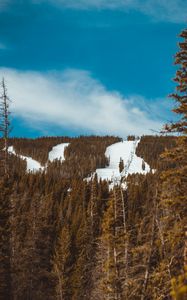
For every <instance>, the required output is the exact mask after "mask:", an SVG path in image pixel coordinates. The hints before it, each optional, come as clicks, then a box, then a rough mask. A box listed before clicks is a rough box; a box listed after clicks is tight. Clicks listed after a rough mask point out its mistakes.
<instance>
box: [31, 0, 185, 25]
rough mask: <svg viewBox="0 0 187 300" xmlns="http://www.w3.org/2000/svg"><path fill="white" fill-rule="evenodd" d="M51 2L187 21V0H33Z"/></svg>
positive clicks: (66, 6) (158, 18)
mask: <svg viewBox="0 0 187 300" xmlns="http://www.w3.org/2000/svg"><path fill="white" fill-rule="evenodd" d="M33 1H34V2H35V3H36V2H51V3H54V4H58V5H61V6H62V7H65V8H74V9H120V10H136V11H140V12H141V13H144V14H146V15H148V16H150V17H151V18H153V19H154V20H161V21H169V22H175V23H183V22H186V21H187V2H186V0H169V1H168V0H33Z"/></svg>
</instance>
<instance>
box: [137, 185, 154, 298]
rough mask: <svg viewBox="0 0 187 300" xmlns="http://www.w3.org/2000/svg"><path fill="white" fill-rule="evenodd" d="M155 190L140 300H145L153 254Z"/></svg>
mask: <svg viewBox="0 0 187 300" xmlns="http://www.w3.org/2000/svg"><path fill="white" fill-rule="evenodd" d="M157 193H158V192H157V188H156V192H155V196H154V199H153V205H154V207H153V221H152V227H151V239H150V246H149V253H148V257H147V264H146V269H145V275H144V281H143V286H142V293H141V297H140V299H141V300H144V299H145V294H146V289H147V284H148V280H149V272H150V265H151V256H152V252H153V243H154V236H155V220H156V215H157V205H156V201H157Z"/></svg>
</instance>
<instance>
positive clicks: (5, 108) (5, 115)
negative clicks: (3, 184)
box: [0, 78, 11, 175]
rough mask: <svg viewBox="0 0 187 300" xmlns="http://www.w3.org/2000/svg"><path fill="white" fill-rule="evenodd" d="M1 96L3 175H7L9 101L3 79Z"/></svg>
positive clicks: (0, 121) (0, 129)
mask: <svg viewBox="0 0 187 300" xmlns="http://www.w3.org/2000/svg"><path fill="white" fill-rule="evenodd" d="M1 88H2V92H1V96H0V132H1V133H2V137H3V139H4V149H3V150H4V174H5V175H8V138H9V133H10V131H11V129H10V111H9V103H10V99H9V97H8V95H7V88H6V84H5V80H4V78H3V79H2V81H1Z"/></svg>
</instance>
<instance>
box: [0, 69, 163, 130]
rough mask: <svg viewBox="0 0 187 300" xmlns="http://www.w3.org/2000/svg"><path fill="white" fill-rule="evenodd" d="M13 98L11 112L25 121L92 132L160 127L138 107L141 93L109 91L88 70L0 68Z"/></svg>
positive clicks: (0, 74) (155, 128) (157, 128)
mask: <svg viewBox="0 0 187 300" xmlns="http://www.w3.org/2000/svg"><path fill="white" fill-rule="evenodd" d="M2 76H4V77H5V80H6V82H7V87H8V93H9V96H10V98H11V99H12V100H13V103H12V107H11V109H12V112H13V114H14V115H16V116H20V117H22V118H24V119H25V120H26V121H27V122H28V124H34V126H36V124H40V126H41V128H42V126H44V123H43V122H48V123H50V124H54V125H57V126H61V127H66V128H67V127H68V128H70V129H72V130H75V129H76V131H80V133H81V131H84V132H88V133H94V134H116V135H120V136H126V135H127V134H133V133H134V134H137V135H140V134H146V133H150V129H154V130H159V129H160V128H161V126H162V124H161V122H160V121H157V120H154V119H153V118H152V116H151V115H149V114H148V113H147V112H145V111H144V110H143V109H142V108H141V109H140V108H139V107H138V102H137V103H136V99H137V101H140V97H137V98H136V96H134V97H131V98H129V99H128V98H127V99H126V98H124V97H122V95H121V94H119V93H117V92H111V91H108V90H107V89H106V88H105V87H104V86H103V85H102V84H101V83H100V82H98V81H97V80H95V79H93V78H92V77H91V75H90V73H89V72H86V71H81V70H66V71H64V72H61V73H59V72H58V73H55V72H53V73H52V72H50V73H45V74H42V73H39V72H32V71H29V72H22V71H18V70H13V69H2V68H1V69H0V77H2Z"/></svg>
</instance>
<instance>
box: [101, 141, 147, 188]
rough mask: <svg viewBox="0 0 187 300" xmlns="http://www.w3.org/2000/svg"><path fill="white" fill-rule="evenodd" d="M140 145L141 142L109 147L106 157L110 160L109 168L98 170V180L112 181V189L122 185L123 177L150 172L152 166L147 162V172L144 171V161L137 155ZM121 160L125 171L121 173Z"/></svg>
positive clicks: (123, 143) (125, 142)
mask: <svg viewBox="0 0 187 300" xmlns="http://www.w3.org/2000/svg"><path fill="white" fill-rule="evenodd" d="M138 143H139V140H138V141H122V142H119V143H115V144H113V145H111V146H109V147H107V149H106V152H105V155H106V157H108V158H109V166H107V167H106V168H102V169H96V173H97V176H98V179H102V180H104V179H105V180H108V181H111V182H112V185H111V188H112V187H113V185H114V184H117V183H120V181H121V178H122V177H127V176H128V175H129V174H134V173H140V174H146V173H148V172H150V166H149V165H148V164H147V163H146V162H144V163H145V170H143V168H142V164H144V163H143V159H142V158H141V157H138V156H137V155H136V153H135V152H136V147H137V145H138ZM120 158H121V159H122V160H123V163H124V170H123V171H122V172H121V173H120V171H119V162H120Z"/></svg>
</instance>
